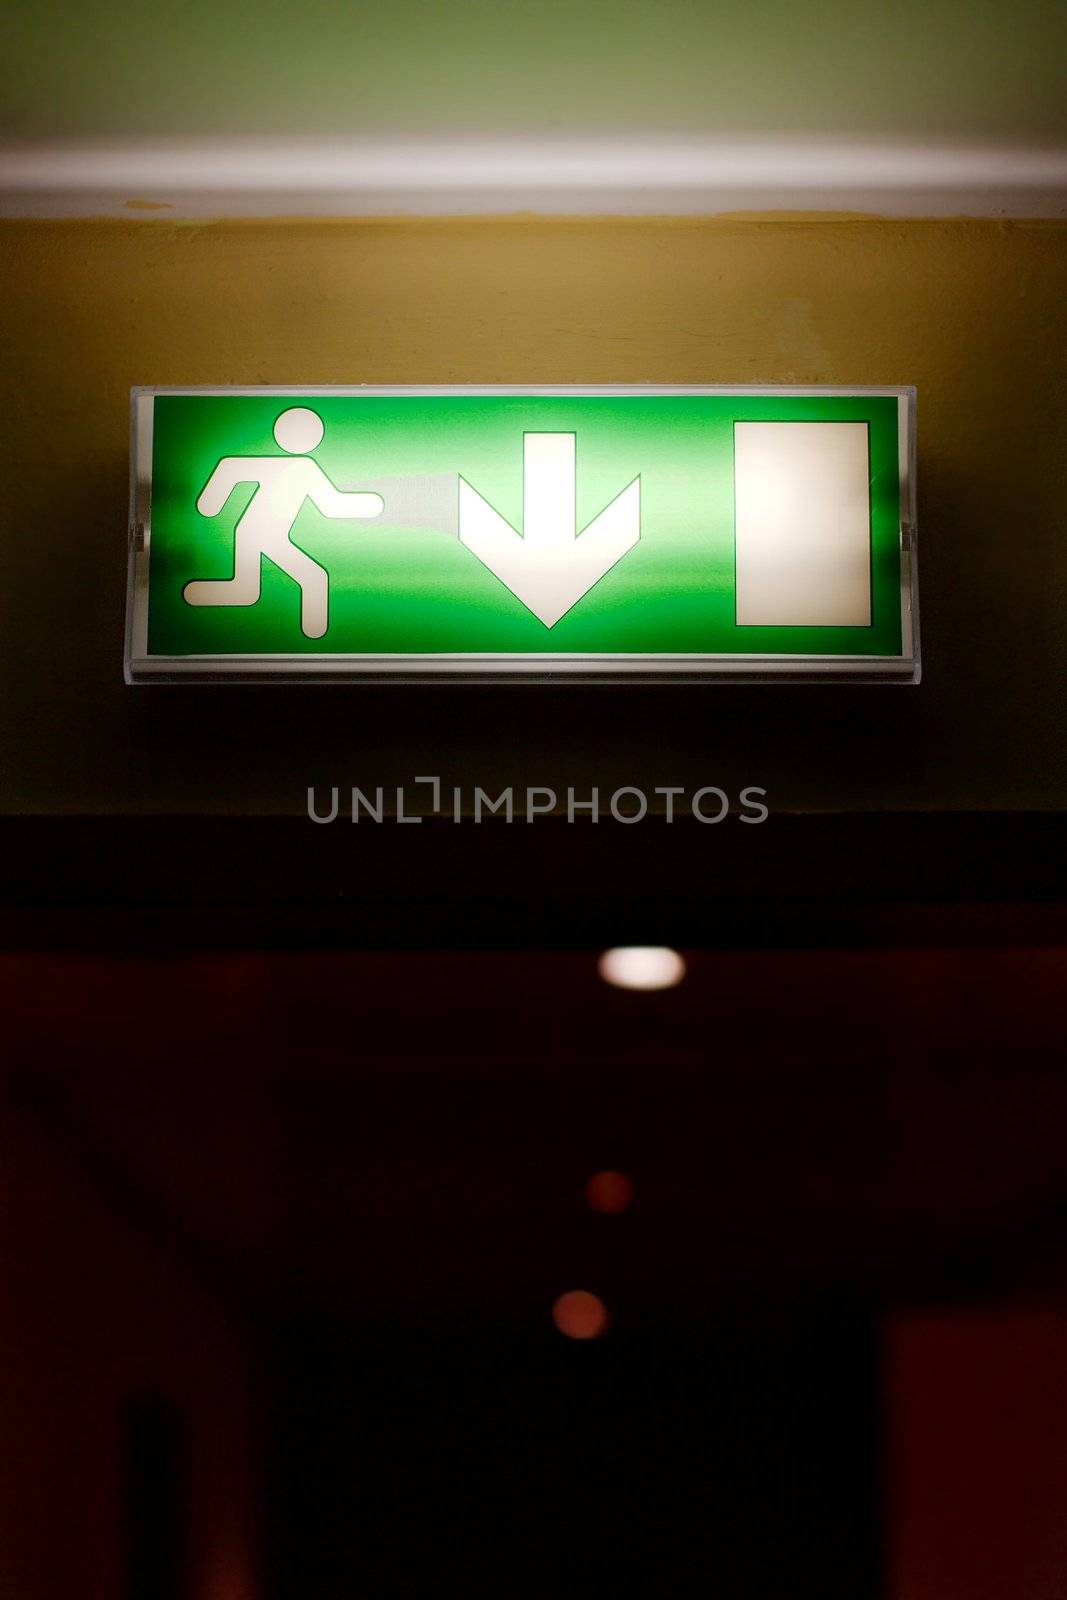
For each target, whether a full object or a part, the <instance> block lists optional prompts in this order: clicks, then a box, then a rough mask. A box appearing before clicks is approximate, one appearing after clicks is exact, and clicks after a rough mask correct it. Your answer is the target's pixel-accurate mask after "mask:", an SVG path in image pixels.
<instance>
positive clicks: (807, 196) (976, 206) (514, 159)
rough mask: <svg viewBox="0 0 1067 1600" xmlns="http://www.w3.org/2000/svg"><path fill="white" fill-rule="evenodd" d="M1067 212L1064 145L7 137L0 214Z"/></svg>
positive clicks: (0, 157)
mask: <svg viewBox="0 0 1067 1600" xmlns="http://www.w3.org/2000/svg"><path fill="white" fill-rule="evenodd" d="M157 207H158V208H161V209H165V210H166V211H167V212H168V213H170V214H172V215H175V216H183V217H186V216H188V217H196V216H250V217H269V216H300V215H304V216H306V215H314V216H383V215H446V214H478V213H481V214H500V213H507V212H530V211H533V212H547V213H557V214H558V213H572V214H585V215H590V214H592V215H596V214H601V215H620V214H622V215H625V214H633V215H646V214H650V213H658V214H661V215H710V214H715V213H720V212H737V211H760V212H767V211H829V212H842V211H851V212H865V213H869V214H872V215H883V216H886V215H888V216H953V215H967V216H1008V217H1063V216H1067V149H1024V148H1018V147H1011V146H997V145H985V146H983V145H963V144H958V145H936V146H935V145H919V144H916V145H906V144H900V143H877V144H876V143H853V142H848V141H844V140H840V141H833V142H822V143H813V142H811V141H804V140H799V139H798V140H786V139H774V140H764V141H751V140H750V141H744V142H724V141H721V140H716V141H709V140H703V141H697V140H690V141H659V142H641V143H638V142H634V143H630V144H625V143H620V142H611V143H608V142H599V143H598V142H592V141H585V142H564V141H558V142H550V141H537V140H528V141H522V142H520V141H515V140H510V141H500V142H474V141H454V142H448V141H437V142H434V143H422V142H419V143H416V142H408V143H401V142H396V143H382V142H373V143H372V142H369V141H367V142H348V143H318V142H316V143H311V142H308V143H299V142H287V143H284V144H280V143H279V144H271V143H264V142H253V141H246V140H232V141H213V142H211V143H208V142H192V141H179V142H173V143H170V144H164V143H141V142H138V143H128V144H111V145H87V144H72V145H66V146H64V145H47V146H44V145H42V146H25V147H9V148H7V149H0V215H5V216H36V217H79V216H80V217H86V216H100V215H105V216H112V215H126V216H130V215H141V216H151V215H155V214H158V212H157V211H156V209H155V208H157Z"/></svg>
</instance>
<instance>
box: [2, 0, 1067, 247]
mask: <svg viewBox="0 0 1067 1600" xmlns="http://www.w3.org/2000/svg"><path fill="white" fill-rule="evenodd" d="M0 50H2V55H3V60H4V62H5V66H6V70H5V73H4V93H3V96H2V97H0V150H2V148H3V147H6V150H7V156H6V158H3V157H0V191H6V199H5V201H4V209H5V210H8V211H12V210H16V211H17V210H20V209H21V210H23V211H28V212H31V213H32V212H33V211H34V210H36V211H38V212H40V213H41V214H45V215H48V214H63V212H64V211H65V210H66V211H68V212H69V211H72V210H73V211H77V210H78V209H79V208H80V209H81V210H83V211H87V212H89V213H91V212H92V210H93V207H94V206H95V207H96V208H98V209H103V210H110V209H113V207H114V206H115V205H119V206H124V205H128V204H129V203H130V202H131V201H132V202H135V203H139V204H141V205H145V204H149V205H151V204H156V205H161V206H170V207H172V208H175V209H180V210H188V211H191V212H195V211H196V210H197V209H198V203H197V199H196V197H197V196H198V195H202V194H203V193H204V192H205V191H207V192H208V193H209V194H210V195H212V196H213V197H214V210H215V212H216V213H218V212H219V211H220V208H221V209H222V210H224V211H225V212H226V213H231V212H234V211H241V210H246V211H247V210H252V211H254V212H256V214H259V213H262V214H278V213H279V212H280V211H284V210H285V209H287V208H288V209H289V210H290V211H291V210H292V209H293V208H294V206H295V207H296V209H297V210H301V211H316V210H323V211H331V210H332V211H346V210H347V211H351V212H359V211H363V212H365V211H377V212H387V211H390V210H394V209H399V210H409V211H419V210H434V209H446V210H451V209H458V210H468V209H472V210H478V209H482V210H514V209H544V208H547V209H565V210H568V209H569V210H590V209H592V210H596V209H600V210H603V209H611V210H617V211H626V210H638V211H640V210H647V211H656V210H676V211H692V210H698V211H700V210H702V211H711V210H716V209H720V210H721V209H731V208H733V209H751V208H753V207H762V208H763V209H773V208H774V207H775V206H781V205H785V206H790V205H791V206H792V207H793V208H794V209H795V208H797V207H802V206H804V205H805V204H808V205H810V206H813V207H815V208H821V209H836V210H842V209H848V208H850V207H858V208H860V209H871V208H874V209H879V210H883V211H890V212H891V211H902V210H903V211H904V212H908V211H909V208H910V211H911V214H915V211H916V207H918V208H919V213H920V214H926V213H930V214H934V213H937V212H951V211H953V210H956V211H959V210H961V209H962V210H975V211H985V212H996V211H1003V212H1009V213H1014V214H1021V215H1042V214H1044V215H1048V214H1058V213H1059V212H1060V211H1062V209H1063V206H1062V195H1063V192H1064V191H1067V162H1065V158H1064V150H1065V148H1067V95H1065V94H1064V92H1063V86H1064V68H1065V62H1067V8H1065V7H1064V6H1063V5H1061V4H1057V3H1054V0H1023V3H1021V4H1017V5H1015V6H1013V7H1011V8H1006V7H1005V6H1003V5H1002V4H1000V3H997V0H984V3H981V4H975V3H973V0H898V3H896V4H894V5H892V6H887V5H886V4H885V3H884V0H822V3H821V4H815V5H810V6H797V5H796V4H794V3H793V0H753V3H749V4H746V5H727V4H725V3H724V0H703V3H702V0H659V3H657V4H650V3H648V0H585V3H584V4H581V5H578V6H575V5H573V4H570V3H565V0H526V3H523V4H517V3H514V0H391V3H390V4H388V5H382V6H371V5H369V4H352V3H350V0H303V3H301V4H293V3H291V0H258V3H255V4H253V3H252V0H230V3H222V4H219V3H217V0H185V3H179V0H157V3H156V4H153V5H144V4H140V3H137V0H98V3H95V4H93V5H91V6H87V5H85V4H84V3H83V0H35V3H32V4H31V3H29V0H15V3H14V4H9V5H8V6H6V7H5V8H4V12H3V16H2V18H0ZM248 141H252V145H251V146H250V145H249V143H248ZM46 147H47V148H46ZM15 155H18V156H19V158H20V162H21V164H20V162H15V161H14V160H13V158H14V156H15ZM45 156H47V161H46V160H45ZM31 157H32V158H33V159H32V160H31V159H30V158H31ZM961 161H962V163H963V165H962V167H961ZM1050 162H1051V165H1050V164H1049V163H1050ZM35 163H36V164H35ZM79 163H80V164H79ZM109 163H110V165H109ZM1050 190H1055V192H1056V193H1057V195H1059V196H1060V202H1059V203H1058V204H1057V205H1056V206H1054V207H1052V209H1051V210H1050V204H1051V202H1050V201H1049V199H1048V192H1049V191H1050ZM46 192H47V194H48V195H49V196H50V197H51V198H50V200H48V201H47V202H45V201H43V200H42V199H41V198H40V197H41V195H42V194H44V193H46ZM72 192H73V194H74V195H75V196H76V197H80V202H79V200H78V199H74V200H72V199H71V198H70V196H71V193H72ZM63 193H66V195H67V198H66V200H65V201H64V200H62V199H61V198H59V197H60V196H61V195H62V194H63ZM18 194H22V195H23V196H24V198H23V200H22V201H21V202H18V201H17V200H16V199H15V198H14V197H15V196H16V195H18ZM27 194H29V195H31V196H36V197H37V198H36V200H33V199H32V198H31V199H27V198H25V196H26V195H27ZM221 194H225V195H226V197H227V199H226V204H225V206H224V207H223V206H221V202H220V200H219V196H220V195H221ZM250 194H251V196H252V198H249V196H250ZM326 197H328V198H326ZM200 209H205V206H204V204H203V203H202V202H201V204H200ZM206 209H208V210H210V209H212V207H211V205H210V204H208V205H207V206H206Z"/></svg>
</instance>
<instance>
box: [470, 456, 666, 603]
mask: <svg viewBox="0 0 1067 1600" xmlns="http://www.w3.org/2000/svg"><path fill="white" fill-rule="evenodd" d="M574 441H575V435H574V434H573V433H526V434H524V435H523V442H522V537H521V538H520V536H519V534H518V533H516V531H515V529H514V528H513V527H512V526H511V523H510V522H508V521H507V520H506V519H505V518H504V517H502V516H501V515H500V512H499V511H497V510H495V509H494V508H493V507H492V506H491V505H490V504H489V502H488V501H487V500H483V499H482V497H481V495H480V494H479V493H478V491H477V489H472V488H471V486H470V484H469V483H467V481H466V480H465V479H464V478H460V480H459V537H460V543H461V544H465V545H466V546H467V549H468V550H471V551H473V553H474V554H475V555H476V556H477V557H478V560H479V561H482V562H484V564H485V565H486V566H487V567H488V568H489V570H490V572H494V573H495V574H496V576H497V577H498V578H499V579H500V581H501V583H503V584H505V585H506V586H507V588H509V589H510V590H511V592H512V594H513V595H516V596H517V597H518V599H520V600H521V601H522V603H523V605H524V606H525V607H526V609H527V610H528V611H532V612H533V614H534V616H535V617H539V618H540V620H541V621H542V622H543V623H544V625H545V627H546V628H554V627H555V625H556V623H557V622H558V621H559V619H560V617H562V616H563V615H564V613H565V612H567V611H569V610H570V609H571V607H572V606H573V605H576V604H577V602H578V601H579V600H580V599H581V598H582V596H583V594H586V593H587V592H588V591H589V590H590V589H591V588H592V587H593V585H594V583H596V582H597V581H598V580H599V579H600V578H602V577H603V576H604V574H605V572H607V571H608V569H609V568H610V567H613V566H614V565H615V563H616V562H617V561H619V560H621V558H622V557H623V556H624V555H625V554H626V552H627V550H632V549H633V547H634V545H635V544H636V543H637V541H638V539H640V537H641V480H640V478H635V479H634V481H633V482H632V483H631V484H629V485H628V486H627V487H626V488H625V489H624V490H623V491H622V493H621V494H620V495H617V496H616V497H615V499H614V500H612V502H611V504H610V505H608V506H606V507H605V508H604V510H603V511H602V512H601V513H600V515H599V516H598V517H594V518H593V520H592V522H591V523H590V524H589V526H588V527H587V528H586V529H585V531H584V532H583V533H581V534H579V533H578V514H577V508H576V505H575V496H574Z"/></svg>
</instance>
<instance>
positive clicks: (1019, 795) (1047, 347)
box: [0, 218, 1067, 812]
mask: <svg viewBox="0 0 1067 1600" xmlns="http://www.w3.org/2000/svg"><path fill="white" fill-rule="evenodd" d="M0 318H2V323H0V340H2V369H0V394H2V412H0V415H2V420H3V428H2V440H3V444H2V456H3V486H4V487H3V496H2V501H0V562H2V570H3V627H2V645H0V648H2V649H3V653H4V661H3V668H2V677H0V695H2V700H0V751H2V756H3V760H2V769H0V782H2V798H0V805H2V807H3V809H4V810H8V811H43V812H50V811H83V812H98V811H100V812H102V811H116V810H117V811H125V810H129V811H162V810H184V809H188V810H195V811H234V812H244V811H267V812H270V811H274V812H287V811H302V809H303V805H304V791H305V788H306V786H307V784H309V783H312V782H314V783H342V784H344V783H348V782H358V783H361V784H363V785H367V784H371V785H373V784H377V783H386V784H388V783H390V782H394V783H395V782H400V781H403V780H405V779H408V778H410V777H411V776H413V775H414V774H416V773H427V772H440V773H442V774H443V775H444V776H445V777H446V781H447V780H449V779H452V780H454V781H457V782H463V783H482V784H485V785H491V784H494V783H496V784H498V785H499V784H505V783H509V782H511V783H516V784H525V783H538V784H555V785H557V786H558V787H560V788H561V789H565V788H566V786H567V785H568V784H574V785H580V784H585V785H588V784H589V783H597V782H599V783H600V784H601V785H602V786H612V787H613V786H616V785H618V784H622V783H627V784H637V785H642V784H643V785H646V786H647V787H648V788H650V789H651V788H652V787H653V786H654V785H655V784H657V783H660V784H664V783H679V784H683V783H692V784H696V783H698V782H699V783H719V784H721V785H723V786H724V787H729V786H731V785H732V786H734V787H735V788H736V787H738V786H740V784H742V783H745V782H750V783H761V784H764V785H765V786H767V788H768V789H769V791H770V797H771V802H772V806H773V807H774V808H775V809H778V810H783V809H791V808H796V809H807V808H813V809H819V810H826V809H838V808H881V807H899V806H903V807H934V808H938V807H945V808H956V807H968V808H972V807H975V808H986V807H1027V806H1037V807H1054V806H1060V805H1062V804H1063V803H1064V798H1065V791H1067V783H1065V759H1064V752H1065V748H1067V735H1065V727H1064V714H1063V709H1062V706H1063V700H1064V695H1063V692H1062V682H1061V674H1062V669H1063V660H1064V647H1065V645H1067V621H1065V613H1067V587H1065V583H1064V579H1065V577H1067V524H1065V517H1064V506H1065V503H1067V496H1065V489H1067V392H1065V382H1064V352H1065V350H1067V227H1065V226H1064V225H1060V224H1055V223H1032V224H1031V223H998V222H988V221H948V222H921V221H919V222H902V221H877V220H862V219H851V218H841V219H833V218H812V219H807V218H776V219H761V220H754V219H751V218H744V219H740V218H739V219H724V218H720V219H713V220H708V221H699V220H698V221H689V220H686V221H669V220H668V221H664V220H640V219H638V220H622V221H613V220H592V221H588V220H559V221H554V220H544V219H540V220H539V219H514V220H492V219H486V220H483V219H478V220H464V221H411V222H370V223H364V222H360V223H347V222H313V223H312V222H297V221H294V222H264V223H226V222H220V223H212V224H201V223H195V224H194V223H186V224H180V223H174V222H166V221H159V220H141V219H137V220H131V221H129V222H88V223H86V222H72V223H48V222H28V223H22V222H8V223H6V224H3V225H2V227H0ZM643 380H648V381H652V382H659V383H700V382H703V383H750V382H783V383H785V382H788V383H837V384H896V383H915V384H917V385H918V387H919V440H920V445H919V486H920V553H921V554H920V572H921V582H922V614H923V624H924V654H925V669H926V677H925V681H924V683H923V685H922V687H921V688H919V689H909V688H899V687H897V688H894V687H881V686H879V687H874V688H843V687H837V688H834V687H825V688H824V687H814V688H811V687H809V688H804V687H792V688H788V689H759V688H725V687H721V686H720V687H699V688H696V687H692V688H688V689H684V690H679V689H662V688H661V689H659V690H652V689H645V690H642V689H622V690H617V689H616V690H609V689H586V690H555V691H547V690H541V689H535V688H525V689H522V688H516V689H509V690H502V689H495V690H486V689H466V690H460V689H455V690H453V689H448V688H436V689H433V690H428V689H400V690H396V689H394V690H388V691H387V690H367V689H352V688H339V687H332V688H326V689H315V688H302V689H299V688H298V689H292V688H259V689H247V688H246V689H239V688H223V689H207V688H200V689H194V688H161V687H155V688H140V689H129V688H127V687H125V686H124V684H123V682H122V660H121V658H122V611H123V603H124V572H125V539H126V473H127V426H128V396H127V391H128V389H129V387H130V385H131V384H135V383H144V384H256V383H264V384H283V383H341V382H344V383H352V382H364V381H365V382H368V383H415V382H422V383H425V382H436V383H460V382H471V381H484V382H514V383H526V382H529V383H546V382H579V381H581V382H631V383H632V382H640V381H643Z"/></svg>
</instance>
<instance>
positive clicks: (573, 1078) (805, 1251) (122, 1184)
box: [0, 949, 1067, 1319]
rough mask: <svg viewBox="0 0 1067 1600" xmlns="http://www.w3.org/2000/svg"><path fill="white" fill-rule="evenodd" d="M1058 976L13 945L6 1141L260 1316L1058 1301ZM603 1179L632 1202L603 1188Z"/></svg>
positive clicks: (862, 960) (885, 956) (915, 962)
mask: <svg viewBox="0 0 1067 1600" xmlns="http://www.w3.org/2000/svg"><path fill="white" fill-rule="evenodd" d="M1065 959H1067V958H1065V953H1064V952H1063V951H1062V950H1059V951H1057V950H1041V951H1035V950H1022V949H1020V950H1012V951H1003V950H984V951H978V950H975V951H960V950H955V951H952V950H925V951H924V950H911V951H899V950H898V951H878V950H869V951H851V952H841V951H836V952H835V951H807V952H798V951H788V952H772V951H751V952H722V951H720V952H715V951H698V952H691V953H690V956H689V962H690V971H689V975H688V977H687V978H686V979H685V981H684V982H683V983H682V984H681V986H680V987H679V988H677V989H672V990H669V991H666V992H661V993H656V994H635V993H627V992H623V991H619V990H615V989H611V988H609V987H607V986H606V985H605V984H604V983H603V982H601V980H600V979H599V978H598V977H597V974H596V964H595V955H594V953H592V952H588V953H584V952H574V953H566V952H555V953H546V952H543V951H542V952H523V951H514V952H509V953H483V954H477V953H474V954H466V953H463V952H458V951H457V952H450V953H444V954H436V955H433V954H418V953H411V952H397V953H391V954H390V953H372V952H362V953H351V952H340V953H335V954H326V953H323V952H319V953H316V954H306V955H297V954H273V955H272V954H264V953H259V954H255V953H248V954H238V953H231V954H219V955H214V956H197V957H189V958H182V959H113V958H111V959H109V958H104V957H73V956H44V955H41V956H5V957H2V958H0V999H2V1002H3V1011H4V1017H5V1044H6V1046H7V1049H6V1055H7V1075H6V1077H5V1078H4V1079H2V1080H0V1091H2V1092H0V1125H2V1131H3V1132H4V1137H5V1138H11V1139H13V1140H14V1141H15V1146H16V1148H17V1149H19V1150H20V1151H22V1152H23V1153H26V1152H29V1151H36V1152H37V1153H36V1155H34V1156H33V1157H32V1158H31V1159H32V1161H33V1162H35V1163H36V1164H37V1166H38V1169H39V1170H40V1171H41V1172H42V1173H44V1172H45V1171H47V1170H48V1169H49V1167H50V1166H52V1165H53V1164H54V1163H57V1162H58V1163H59V1164H60V1165H61V1166H62V1167H63V1168H64V1169H66V1170H68V1171H70V1172H72V1173H80V1174H81V1176H82V1178H83V1180H84V1182H85V1183H86V1184H87V1185H88V1188H89V1190H90V1191H94V1192H95V1194H96V1197H97V1200H100V1199H102V1200H103V1201H104V1203H105V1204H107V1205H108V1206H109V1207H110V1208H111V1209H112V1210H113V1211H117V1212H118V1213H119V1214H120V1215H121V1216H122V1217H123V1218H124V1219H125V1221H126V1222H127V1223H129V1224H130V1225H132V1226H133V1227H135V1228H136V1229H137V1230H138V1231H139V1232H141V1233H142V1234H146V1235H147V1236H148V1237H149V1239H150V1240H152V1241H153V1242H154V1243H155V1244H156V1245H157V1246H158V1247H159V1248H161V1249H163V1250H164V1251H166V1252H168V1253H170V1254H178V1255H180V1256H183V1257H184V1259H185V1261H186V1264H187V1266H188V1267H190V1268H191V1269H192V1270H194V1271H195V1272H197V1273H198V1274H200V1276H201V1277H203V1278H204V1279H206V1280H207V1281H208V1282H209V1284H210V1285H211V1286H212V1287H216V1288H220V1292H225V1293H228V1294H231V1295H232V1294H235V1293H241V1294H245V1295H248V1296H251V1297H252V1299H253V1301H254V1302H255V1303H261V1299H262V1297H266V1298H267V1299H268V1300H270V1301H273V1302H277V1301H283V1302H284V1301H285V1300H286V1299H287V1298H289V1297H292V1296H300V1297H302V1298H310V1299H311V1300H312V1301H314V1302H321V1303H324V1304H336V1305H337V1306H339V1307H342V1308H343V1307H349V1308H352V1309H355V1310H360V1311H363V1312H368V1313H371V1314H386V1313H388V1314H389V1315H403V1314H404V1313H405V1312H412V1313H414V1312H417V1311H419V1310H420V1309H425V1308H426V1307H427V1306H429V1307H442V1308H450V1309H451V1310H452V1311H455V1312H457V1313H460V1312H464V1313H465V1312H471V1311H475V1312H477V1311H485V1310H487V1309H490V1308H492V1309H495V1310H497V1311H500V1312H501V1313H503V1314H508V1315H511V1314H515V1315H520V1316H527V1315H528V1316H532V1317H534V1318H535V1319H536V1318H538V1317H541V1316H543V1315H545V1314H546V1308H547V1306H549V1305H550V1304H551V1302H552V1300H553V1299H554V1298H555V1296H556V1295H557V1294H558V1293H560V1292H561V1291H562V1290H564V1289H567V1288H573V1287H586V1288H591V1289H594V1290H596V1291H597V1292H599V1293H601V1294H604V1295H606V1296H607V1297H608V1299H609V1301H610V1302H611V1303H612V1304H613V1305H615V1306H617V1307H619V1308H623V1307H626V1306H630V1307H633V1308H635V1310H636V1309H638V1308H640V1307H647V1306H649V1305H652V1304H655V1305H663V1306H666V1307H670V1306H674V1307H677V1308H683V1307H684V1306H686V1305H688V1304H697V1305H699V1304H702V1303H704V1301H705V1300H706V1299H707V1297H709V1296H714V1295H721V1294H722V1293H724V1292H734V1291H737V1290H739V1289H743V1290H744V1291H745V1292H747V1293H763V1292H773V1293H780V1292H782V1291H789V1290H793V1291H800V1290H804V1289H817V1288H818V1286H819V1285H824V1284H827V1283H831V1284H838V1285H842V1284H843V1285H846V1286H849V1287H850V1289H851V1290H855V1291H857V1292H859V1293H861V1294H871V1295H874V1296H876V1297H890V1298H892V1297H893V1296H904V1297H908V1296H915V1295H917V1296H920V1297H921V1296H923V1295H925V1294H927V1293H932V1294H933V1295H935V1296H940V1297H943V1296H945V1295H951V1294H952V1293H954V1292H961V1293H975V1292H977V1293H985V1292H989V1291H990V1290H991V1289H993V1288H996V1287H997V1286H998V1285H1003V1284H1004V1283H1012V1282H1018V1281H1022V1282H1025V1281H1028V1280H1029V1281H1032V1282H1035V1283H1037V1284H1038V1285H1040V1283H1042V1282H1046V1283H1047V1282H1049V1281H1057V1280H1058V1279H1059V1278H1060V1277H1061V1275H1062V1267H1063V1262H1062V1259H1061V1257H1062V1238H1063V1220H1064V1215H1065V1207H1067V1176H1065V1170H1064V1164H1063V1148H1064V1136H1065V1132H1067V1078H1065V1076H1064V1073H1063V1060H1064V1021H1063V1008H1062V995H1063V990H1064V982H1065V978H1067V966H1065ZM605 1168H608V1169H610V1168H621V1169H623V1170H625V1171H627V1172H628V1173H629V1174H630V1175H631V1176H632V1179H633V1182H634V1184H635V1187H636V1200H635V1202H634V1205H633V1207H632V1210H631V1211H629V1212H626V1213H625V1214H624V1215H622V1216H618V1217H603V1216H594V1215H593V1214H592V1213H590V1211H589V1210H588V1208H587V1207H586V1206H585V1205H584V1203H583V1200H582V1190H583V1185H584V1184H585V1182H586V1180H587V1178H588V1177H589V1176H590V1175H591V1174H592V1173H593V1172H595V1171H597V1170H599V1169H605ZM45 1192H47V1186H46V1183H45V1180H44V1179H43V1178H42V1193H45ZM1050 1272H1051V1273H1052V1280H1050V1279H1049V1276H1048V1275H1049V1273H1050Z"/></svg>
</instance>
